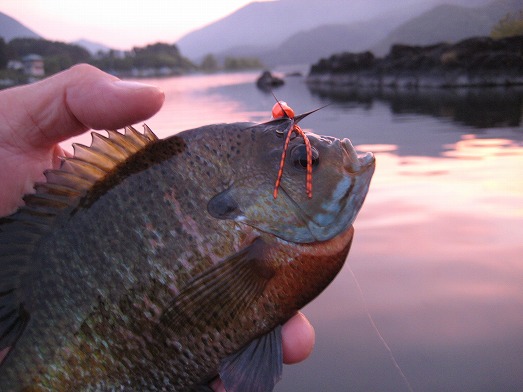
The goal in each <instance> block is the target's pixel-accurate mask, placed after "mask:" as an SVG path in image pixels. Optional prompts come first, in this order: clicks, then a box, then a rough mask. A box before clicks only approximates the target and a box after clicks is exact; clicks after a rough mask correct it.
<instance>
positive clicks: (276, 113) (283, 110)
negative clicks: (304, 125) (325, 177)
mask: <svg viewBox="0 0 523 392" xmlns="http://www.w3.org/2000/svg"><path fill="white" fill-rule="evenodd" d="M271 114H272V118H273V119H277V118H289V119H290V120H291V127H290V130H289V132H287V137H286V138H285V144H284V146H283V152H282V154H281V161H280V167H279V169H278V177H277V178H276V183H275V184H274V192H273V196H274V198H275V199H276V198H277V197H278V188H279V187H280V183H281V179H282V176H283V166H284V165H285V157H286V156H287V149H288V148H289V142H290V140H291V136H292V134H293V133H296V134H298V135H299V136H301V137H302V138H303V141H304V143H305V149H306V152H307V175H306V185H305V186H306V192H307V196H308V197H309V199H310V198H312V148H311V143H310V141H309V138H308V137H307V135H306V134H305V132H303V130H302V129H301V127H300V126H299V125H298V124H297V123H296V121H295V118H294V110H292V108H291V107H290V106H289V105H287V102H284V101H277V102H276V103H275V104H274V106H273V107H272V112H271Z"/></svg>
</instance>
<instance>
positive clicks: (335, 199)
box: [300, 138, 376, 241]
mask: <svg viewBox="0 0 523 392" xmlns="http://www.w3.org/2000/svg"><path fill="white" fill-rule="evenodd" d="M334 144H335V145H338V146H339V147H341V148H342V155H343V158H342V159H343V168H344V169H345V173H346V174H345V175H344V176H343V178H342V179H341V181H340V188H339V190H338V192H334V193H333V194H332V200H331V201H330V202H329V208H328V209H327V210H326V211H323V213H321V214H320V215H317V214H316V215H313V214H310V213H308V212H307V211H306V210H304V209H303V208H300V210H301V213H302V214H304V215H305V217H306V225H307V227H308V231H309V233H310V235H311V236H312V238H314V240H315V241H325V240H329V239H331V238H332V237H335V236H336V235H338V234H340V233H342V232H344V231H346V230H347V229H348V228H349V227H350V226H351V225H352V224H353V223H354V220H355V219H356V216H357V215H358V213H359V211H360V209H361V206H362V205H363V202H364V201H365V197H366V196H367V192H368V190H369V186H370V181H371V179H372V175H373V174H374V168H375V163H376V159H375V157H374V154H373V153H372V152H365V153H358V152H357V151H356V149H355V148H354V146H353V145H352V143H351V141H350V140H349V139H346V138H345V139H343V140H339V139H336V140H334ZM328 217H330V218H328Z"/></svg>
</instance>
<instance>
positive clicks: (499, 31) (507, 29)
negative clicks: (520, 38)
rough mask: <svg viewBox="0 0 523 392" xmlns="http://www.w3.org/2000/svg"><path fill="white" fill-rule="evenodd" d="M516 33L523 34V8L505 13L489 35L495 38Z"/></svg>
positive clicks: (511, 35)
mask: <svg viewBox="0 0 523 392" xmlns="http://www.w3.org/2000/svg"><path fill="white" fill-rule="evenodd" d="M516 35H523V9H522V10H520V11H519V12H513V13H508V14H507V15H505V16H504V17H503V18H502V19H501V20H500V21H499V22H498V23H496V24H495V25H494V27H493V28H492V30H491V32H490V36H491V37H492V38H495V39H500V38H505V37H513V36H516Z"/></svg>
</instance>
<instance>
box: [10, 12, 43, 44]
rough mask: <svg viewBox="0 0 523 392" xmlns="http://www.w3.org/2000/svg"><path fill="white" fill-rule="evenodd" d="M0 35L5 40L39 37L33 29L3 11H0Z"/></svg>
mask: <svg viewBox="0 0 523 392" xmlns="http://www.w3.org/2000/svg"><path fill="white" fill-rule="evenodd" d="M0 37H2V38H3V39H4V41H6V42H7V41H11V40H12V39H13V38H41V37H40V35H38V34H37V33H35V32H34V31H33V30H31V29H30V28H28V27H26V26H24V25H23V24H22V23H20V22H18V21H17V20H16V19H14V18H11V17H10V16H9V15H6V14H4V13H3V12H0Z"/></svg>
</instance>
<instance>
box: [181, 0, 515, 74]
mask: <svg viewBox="0 0 523 392" xmlns="http://www.w3.org/2000/svg"><path fill="white" fill-rule="evenodd" d="M448 1H450V0H425V1H419V0H404V1H402V2H395V1H390V0H354V1H350V2H349V1H346V0H324V1H321V2H319V1H317V0H280V1H274V2H262V3H258V2H254V3H250V4H248V5H247V6H245V7H243V8H241V9H240V10H238V11H237V12H235V13H233V14H231V15H229V16H227V17H225V18H223V19H221V20H219V21H217V22H215V23H212V24H210V25H208V26H206V27H203V28H201V29H199V30H197V31H194V32H192V33H189V34H187V35H186V36H184V37H182V38H181V39H180V40H179V41H178V42H177V45H178V46H179V48H180V50H181V51H182V53H184V55H185V56H187V57H189V58H191V59H193V60H196V61H198V60H200V59H201V58H202V57H203V56H204V55H206V54H208V53H213V54H216V55H217V57H218V58H220V57H224V56H226V55H253V54H256V53H257V54H260V53H261V56H260V57H261V58H262V60H263V61H265V62H267V63H268V64H274V63H281V60H280V59H279V58H277V57H275V56H276V55H282V56H284V57H288V58H294V59H300V61H301V59H302V58H303V60H306V61H310V58H317V57H318V55H317V54H316V53H318V52H319V51H323V52H327V51H328V50H330V49H329V48H332V49H334V50H340V49H343V50H350V51H353V50H361V49H363V48H370V47H371V46H373V45H376V44H377V43H378V42H379V41H380V40H382V39H384V38H385V37H386V35H387V34H388V33H390V32H391V31H392V30H394V29H395V28H397V27H399V26H400V25H401V24H402V23H405V22H407V21H408V20H409V19H412V18H414V17H417V16H419V15H421V14H422V13H424V12H426V11H429V10H430V9H432V8H434V7H436V6H438V5H441V4H443V3H445V2H448ZM489 1H492V0H453V1H452V4H453V5H456V6H469V7H481V6H484V5H485V4H487V3H489ZM520 1H521V0H520ZM316 29H318V30H316ZM329 30H330V31H331V33H329V32H328V31H329ZM300 34H303V35H302V37H301V38H300V37H299V35H300ZM338 34H341V35H338ZM380 34H381V36H380ZM322 37H323V38H322ZM311 38H313V41H316V42H317V44H316V45H314V46H311V45H312V44H313V42H311ZM287 40H290V41H289V42H286V41H287ZM343 42H346V45H345V46H344V48H343ZM291 43H292V44H293V45H294V46H293V47H290V46H291V45H290V44H291ZM280 46H281V48H279V47H280ZM284 49H285V50H289V49H292V52H288V51H287V52H285V50H284ZM304 52H309V53H310V54H311V56H312V57H310V56H306V55H304V54H303V53H304ZM286 62H287V61H286ZM294 62H299V61H294Z"/></svg>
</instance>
